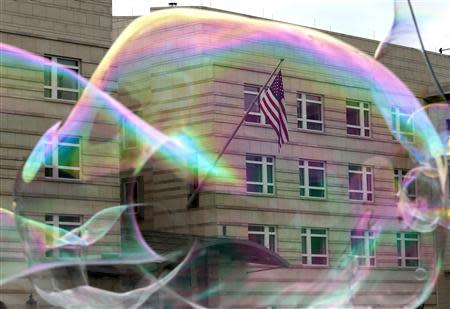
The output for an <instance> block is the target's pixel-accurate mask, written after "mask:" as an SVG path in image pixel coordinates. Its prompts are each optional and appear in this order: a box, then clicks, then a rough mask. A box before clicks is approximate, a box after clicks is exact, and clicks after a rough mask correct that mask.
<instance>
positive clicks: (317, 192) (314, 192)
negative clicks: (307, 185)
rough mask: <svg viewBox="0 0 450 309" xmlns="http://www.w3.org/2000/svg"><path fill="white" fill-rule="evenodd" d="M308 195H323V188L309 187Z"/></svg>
mask: <svg viewBox="0 0 450 309" xmlns="http://www.w3.org/2000/svg"><path fill="white" fill-rule="evenodd" d="M309 196H311V197H325V190H320V189H309Z"/></svg>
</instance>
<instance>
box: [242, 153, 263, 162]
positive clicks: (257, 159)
mask: <svg viewBox="0 0 450 309" xmlns="http://www.w3.org/2000/svg"><path fill="white" fill-rule="evenodd" d="M245 160H247V161H258V162H261V161H262V157H261V156H254V155H246V156H245Z"/></svg>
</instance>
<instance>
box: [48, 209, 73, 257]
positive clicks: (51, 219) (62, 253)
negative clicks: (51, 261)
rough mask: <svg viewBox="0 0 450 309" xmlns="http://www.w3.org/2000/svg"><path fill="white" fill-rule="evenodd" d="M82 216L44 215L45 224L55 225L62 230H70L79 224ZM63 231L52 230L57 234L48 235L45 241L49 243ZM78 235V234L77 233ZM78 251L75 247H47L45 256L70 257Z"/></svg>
mask: <svg viewBox="0 0 450 309" xmlns="http://www.w3.org/2000/svg"><path fill="white" fill-rule="evenodd" d="M81 223H82V218H81V216H78V215H45V224H47V225H51V226H55V227H57V228H60V229H62V230H64V231H67V232H70V231H72V230H74V229H75V228H77V227H79V226H81ZM64 231H61V230H59V231H54V232H55V233H58V235H50V234H49V235H48V239H47V243H48V244H51V243H52V241H53V240H54V239H57V238H59V237H61V236H63V235H61V234H63V233H61V232H64ZM78 236H80V235H79V234H78ZM78 254H79V251H78V250H76V249H59V248H55V249H49V250H47V251H46V253H45V256H46V257H56V256H57V257H72V256H74V255H78Z"/></svg>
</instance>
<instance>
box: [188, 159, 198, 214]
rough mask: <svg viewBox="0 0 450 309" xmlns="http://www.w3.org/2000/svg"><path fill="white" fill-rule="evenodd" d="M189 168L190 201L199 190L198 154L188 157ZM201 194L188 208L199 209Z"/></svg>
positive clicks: (196, 196)
mask: <svg viewBox="0 0 450 309" xmlns="http://www.w3.org/2000/svg"><path fill="white" fill-rule="evenodd" d="M188 166H189V167H190V175H189V180H188V196H187V199H188V201H189V200H190V199H191V197H192V195H194V193H195V191H196V190H197V188H198V157H197V154H196V153H195V154H192V155H190V156H189V157H188ZM199 194H200V192H197V194H196V195H195V197H194V199H193V200H192V202H191V203H190V204H189V205H188V208H198V207H199Z"/></svg>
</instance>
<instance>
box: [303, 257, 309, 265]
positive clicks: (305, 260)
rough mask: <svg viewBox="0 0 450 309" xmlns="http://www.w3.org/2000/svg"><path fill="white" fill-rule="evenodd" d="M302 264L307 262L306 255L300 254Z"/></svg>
mask: <svg viewBox="0 0 450 309" xmlns="http://www.w3.org/2000/svg"><path fill="white" fill-rule="evenodd" d="M302 264H308V257H307V256H302Z"/></svg>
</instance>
